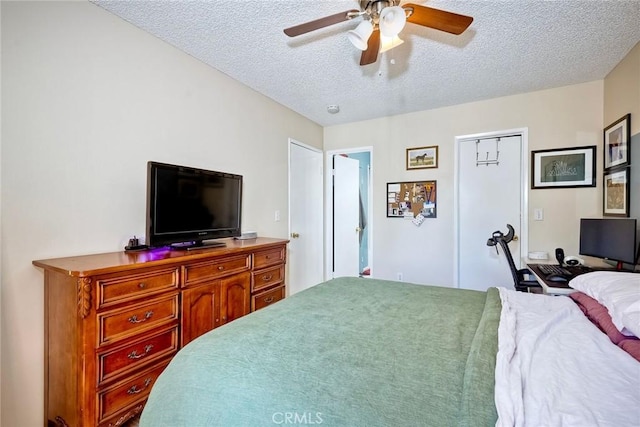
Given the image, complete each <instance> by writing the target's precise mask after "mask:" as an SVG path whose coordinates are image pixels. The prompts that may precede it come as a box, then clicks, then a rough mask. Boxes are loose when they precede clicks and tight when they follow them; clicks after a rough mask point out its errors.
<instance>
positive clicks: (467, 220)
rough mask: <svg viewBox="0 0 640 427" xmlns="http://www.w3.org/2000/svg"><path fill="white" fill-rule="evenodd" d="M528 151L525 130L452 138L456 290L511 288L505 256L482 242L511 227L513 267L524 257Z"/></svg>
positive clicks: (525, 250) (525, 245)
mask: <svg viewBox="0 0 640 427" xmlns="http://www.w3.org/2000/svg"><path fill="white" fill-rule="evenodd" d="M527 146H528V132H527V129H526V128H523V129H515V130H509V131H500V132H490V133H483V134H476V135H466V136H460V137H456V145H455V157H456V160H455V184H454V187H455V200H454V224H455V249H454V252H455V260H454V266H455V267H454V283H455V284H456V285H457V286H458V287H459V288H464V289H475V290H481V291H484V290H486V289H487V288H489V287H491V286H505V287H508V288H512V287H513V278H512V276H511V270H510V268H509V265H508V263H507V260H506V258H505V257H504V254H503V253H502V252H500V253H498V252H496V247H495V246H494V247H490V246H487V244H486V242H487V239H488V238H489V237H491V234H492V233H493V232H494V231H497V230H500V231H503V232H505V233H506V231H507V224H511V225H512V226H513V227H514V229H515V231H516V235H517V236H518V238H517V239H514V241H512V243H510V244H509V247H510V249H511V252H512V254H513V259H514V261H515V263H516V266H520V265H521V260H522V254H526V253H527V235H528V231H527V223H528V215H527V191H528V186H527V176H528V161H527V160H528V148H527ZM518 268H520V267H518Z"/></svg>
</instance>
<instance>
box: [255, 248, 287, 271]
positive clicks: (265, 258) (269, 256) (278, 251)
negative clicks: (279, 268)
mask: <svg viewBox="0 0 640 427" xmlns="http://www.w3.org/2000/svg"><path fill="white" fill-rule="evenodd" d="M284 249H285V247H284V246H282V247H280V248H273V249H267V250H264V251H257V252H256V253H255V254H254V255H253V268H255V269H259V268H263V267H269V266H271V265H276V264H284V259H285V252H284Z"/></svg>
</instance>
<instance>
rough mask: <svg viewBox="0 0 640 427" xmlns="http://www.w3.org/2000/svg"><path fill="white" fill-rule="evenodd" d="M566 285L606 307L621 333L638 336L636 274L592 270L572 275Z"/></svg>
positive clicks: (639, 283)
mask: <svg viewBox="0 0 640 427" xmlns="http://www.w3.org/2000/svg"><path fill="white" fill-rule="evenodd" d="M569 285H570V286H571V287H572V288H573V289H575V290H577V291H580V292H584V293H585V294H587V295H589V296H590V297H591V298H593V299H596V300H598V302H599V303H600V304H602V305H604V306H605V307H607V310H609V314H610V315H611V320H613V324H614V325H615V326H616V328H618V330H619V331H621V332H622V333H623V334H625V335H629V333H631V334H633V335H635V336H636V337H640V274H639V273H625V272H619V271H594V272H592V273H586V274H581V275H579V276H577V277H575V278H574V279H573V280H571V282H570V283H569ZM625 328H626V331H625Z"/></svg>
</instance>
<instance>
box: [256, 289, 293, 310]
mask: <svg viewBox="0 0 640 427" xmlns="http://www.w3.org/2000/svg"><path fill="white" fill-rule="evenodd" d="M284 292H285V289H284V285H282V286H278V287H277V288H274V289H271V290H270V291H265V292H262V293H260V294H257V295H253V296H252V297H251V311H256V310H260V309H261V308H264V307H266V306H268V305H271V304H273V303H276V302H278V301H280V300H281V299H284Z"/></svg>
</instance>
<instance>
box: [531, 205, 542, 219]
mask: <svg viewBox="0 0 640 427" xmlns="http://www.w3.org/2000/svg"><path fill="white" fill-rule="evenodd" d="M533 219H534V220H536V221H542V220H543V219H544V211H543V210H542V209H540V208H537V209H534V210H533Z"/></svg>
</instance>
